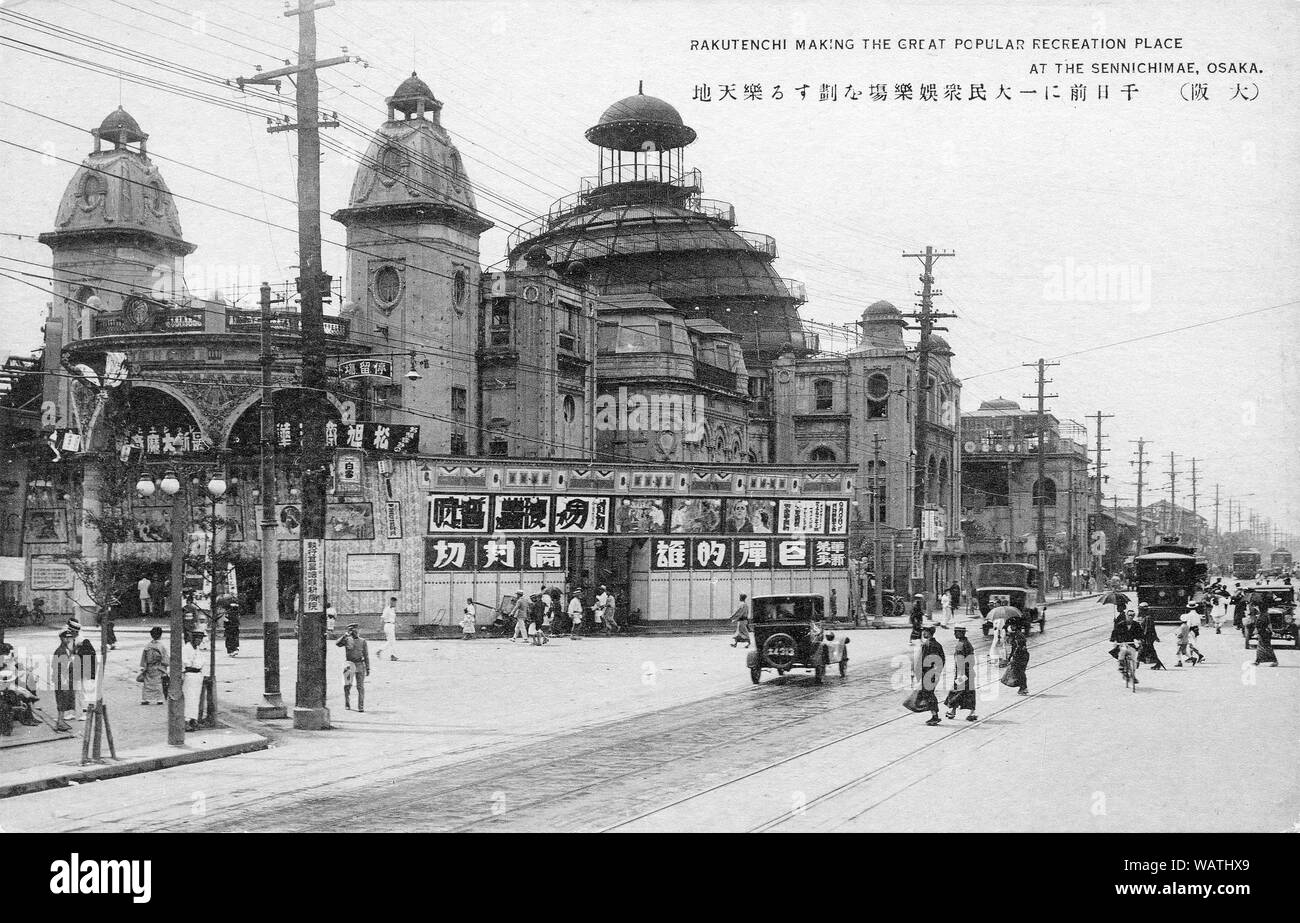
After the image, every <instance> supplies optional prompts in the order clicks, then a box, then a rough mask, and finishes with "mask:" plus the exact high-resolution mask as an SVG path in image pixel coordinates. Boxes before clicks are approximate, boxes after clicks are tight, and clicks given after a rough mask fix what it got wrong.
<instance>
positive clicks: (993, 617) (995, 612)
mask: <svg viewBox="0 0 1300 923" xmlns="http://www.w3.org/2000/svg"><path fill="white" fill-rule="evenodd" d="M988 617H989V621H997V620H998V619H1002V620H1003V621H1004V622H1005V621H1006V620H1007V619H1012V618H1015V619H1018V618H1020V617H1021V615H1020V610H1019V609H1017V608H1016V607H1015V606H997V607H995V608H993V609H990V610H989V615H988Z"/></svg>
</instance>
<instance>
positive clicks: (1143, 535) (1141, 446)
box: [1129, 438, 1151, 554]
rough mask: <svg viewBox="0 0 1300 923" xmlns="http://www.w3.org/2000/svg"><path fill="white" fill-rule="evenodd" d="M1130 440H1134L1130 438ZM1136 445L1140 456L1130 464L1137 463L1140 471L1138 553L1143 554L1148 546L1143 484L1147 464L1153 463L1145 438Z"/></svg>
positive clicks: (1138, 483)
mask: <svg viewBox="0 0 1300 923" xmlns="http://www.w3.org/2000/svg"><path fill="white" fill-rule="evenodd" d="M1129 441H1130V442H1132V441H1133V440H1129ZM1136 445H1137V447H1138V457H1137V461H1136V462H1132V461H1130V462H1129V464H1130V465H1137V473H1138V480H1137V525H1138V547H1137V553H1138V554H1141V553H1142V549H1143V548H1145V547H1146V544H1147V521H1146V511H1145V510H1144V509H1143V508H1142V487H1143V484H1144V483H1145V480H1146V467H1147V465H1149V464H1151V462H1150V460H1149V459H1148V458H1147V457H1146V447H1147V441H1146V440H1145V439H1141V438H1139V439H1138V440H1137V443H1136Z"/></svg>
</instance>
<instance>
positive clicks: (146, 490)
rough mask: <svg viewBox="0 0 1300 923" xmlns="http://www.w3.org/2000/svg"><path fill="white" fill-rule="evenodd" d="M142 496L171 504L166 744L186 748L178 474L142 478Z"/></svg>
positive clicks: (182, 498)
mask: <svg viewBox="0 0 1300 923" xmlns="http://www.w3.org/2000/svg"><path fill="white" fill-rule="evenodd" d="M135 489H136V492H137V493H138V494H139V495H140V496H141V497H152V496H153V495H154V492H155V491H157V490H161V491H162V492H163V493H164V494H165V495H167V496H168V497H170V498H171V501H172V575H171V584H172V590H171V599H170V601H169V603H168V605H169V607H170V608H171V627H170V631H171V643H170V645H169V647H170V651H169V655H170V656H169V658H168V660H169V663H168V668H167V672H168V676H169V684H168V687H167V743H168V744H170V745H171V746H173V747H183V746H185V684H184V683H183V682H181V679H182V677H183V675H184V671H185V664H184V643H185V640H184V635H185V620H184V615H183V613H182V612H181V598H182V596H181V590H182V587H183V585H184V583H185V569H184V560H183V558H182V554H183V550H184V542H185V532H184V528H185V526H184V522H183V519H182V517H183V516H184V515H185V495H184V494H183V493H181V482H180V479H179V478H177V477H176V472H174V471H171V470H168V471H167V472H166V473H165V474H163V477H162V480H160V481H159V482H158V483H157V484H155V483H154V480H153V477H152V476H151V475H149V474H148V473H147V472H146V473H143V474H141V475H140V480H138V481H137V482H136V485H135Z"/></svg>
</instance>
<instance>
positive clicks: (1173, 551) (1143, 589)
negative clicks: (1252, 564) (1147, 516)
mask: <svg viewBox="0 0 1300 923" xmlns="http://www.w3.org/2000/svg"><path fill="white" fill-rule="evenodd" d="M1133 566H1134V570H1135V571H1136V580H1135V583H1134V590H1135V591H1136V593H1137V601H1138V604H1139V605H1141V604H1142V603H1146V604H1147V607H1148V609H1147V611H1148V612H1149V613H1150V614H1151V615H1152V617H1153V618H1154V619H1155V620H1156V621H1157V622H1181V621H1182V619H1183V616H1184V614H1186V612H1187V603H1188V601H1189V600H1195V598H1196V593H1197V591H1198V589H1199V588H1200V586H1201V583H1202V581H1203V579H1204V577H1205V575H1206V572H1207V570H1208V567H1207V565H1206V564H1205V563H1204V562H1203V561H1198V560H1197V558H1196V549H1195V548H1193V547H1192V546H1190V545H1183V544H1181V543H1180V541H1179V539H1178V536H1176V535H1167V536H1164V537H1163V538H1162V539H1161V540H1160V541H1159V542H1157V543H1156V544H1154V545H1148V546H1147V549H1146V552H1145V553H1144V554H1140V555H1138V556H1137V558H1136V559H1135V560H1134V562H1133Z"/></svg>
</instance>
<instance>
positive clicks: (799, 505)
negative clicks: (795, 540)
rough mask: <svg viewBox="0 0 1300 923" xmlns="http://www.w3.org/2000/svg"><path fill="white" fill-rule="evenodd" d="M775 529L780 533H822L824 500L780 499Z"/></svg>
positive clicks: (824, 509) (823, 527) (824, 518)
mask: <svg viewBox="0 0 1300 923" xmlns="http://www.w3.org/2000/svg"><path fill="white" fill-rule="evenodd" d="M776 531H777V532H778V533H779V534H781V535H822V534H824V533H825V531H826V501H824V500H782V501H780V503H779V505H778V514H777V527H776Z"/></svg>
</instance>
